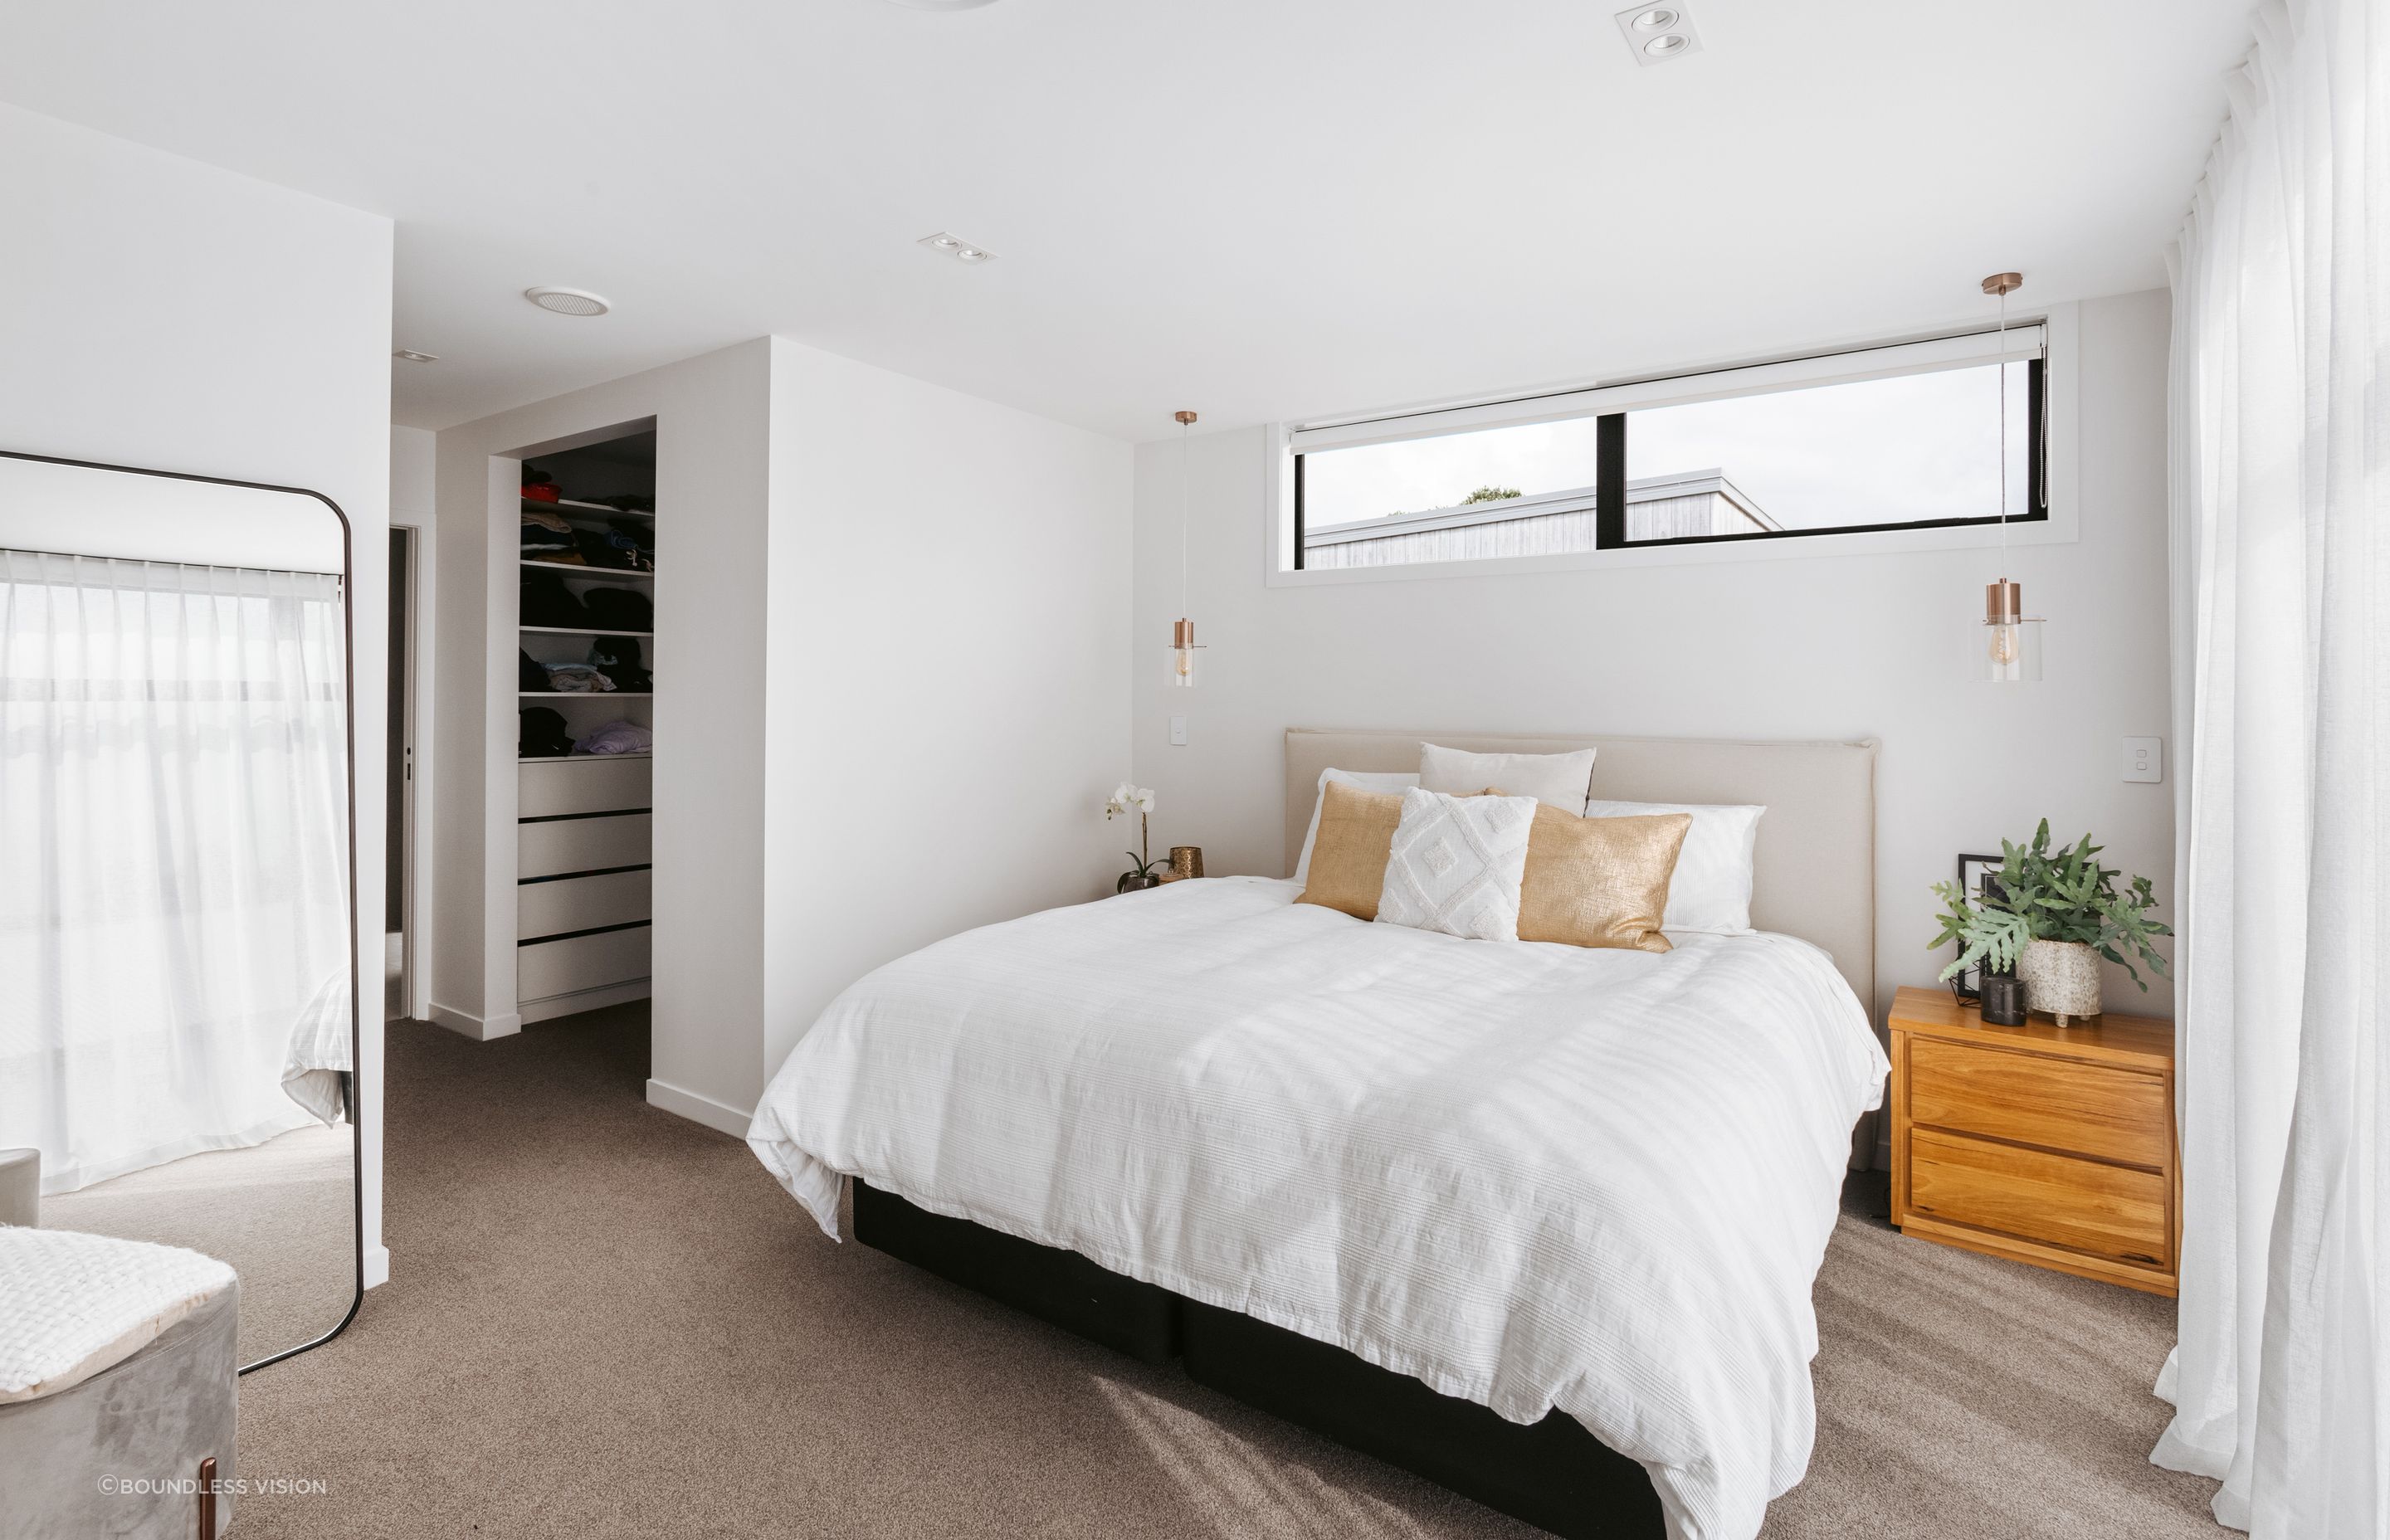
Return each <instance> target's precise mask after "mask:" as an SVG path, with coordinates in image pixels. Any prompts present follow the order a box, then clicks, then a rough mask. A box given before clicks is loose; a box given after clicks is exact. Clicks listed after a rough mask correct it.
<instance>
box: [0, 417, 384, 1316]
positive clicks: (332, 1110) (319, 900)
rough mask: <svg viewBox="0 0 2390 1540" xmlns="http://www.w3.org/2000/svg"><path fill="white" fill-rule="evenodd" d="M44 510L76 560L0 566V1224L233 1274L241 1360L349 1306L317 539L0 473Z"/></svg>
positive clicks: (334, 523) (150, 485) (315, 528)
mask: <svg viewBox="0 0 2390 1540" xmlns="http://www.w3.org/2000/svg"><path fill="white" fill-rule="evenodd" d="M70 472H71V474H69V473H70ZM27 498H35V499H47V500H48V502H47V503H36V504H32V505H29V504H28V503H27V502H26V501H24V499H27ZM45 507H55V508H56V510H57V512H58V522H57V525H56V533H55V534H54V535H53V536H52V537H51V538H49V539H46V540H45V541H44V542H43V544H44V545H47V546H57V545H84V546H89V547H92V548H91V549H70V550H59V549H55V548H45V549H39V550H35V549H22V548H0V977H6V979H7V980H8V981H9V986H8V988H7V989H6V991H5V993H0V1151H13V1152H15V1153H14V1154H13V1155H9V1154H0V1160H10V1159H13V1160H14V1161H16V1162H18V1163H19V1165H20V1166H21V1165H22V1164H23V1163H24V1162H26V1161H28V1160H29V1159H37V1161H38V1171H39V1175H38V1187H39V1193H40V1198H39V1203H38V1209H37V1212H36V1213H32V1214H30V1215H27V1214H9V1215H0V1217H5V1218H7V1219H10V1220H13V1221H15V1222H19V1223H36V1224H39V1225H40V1226H44V1227H46V1228H50V1229H65V1230H81V1231H87V1232H93V1233H97V1234H104V1235H112V1236H122V1237H126V1238H135V1239H140V1240H148V1241H154V1242H159V1243H162V1244H166V1245H171V1246H179V1247H186V1248H189V1249H190V1250H193V1251H201V1252H204V1253H206V1254H208V1255H210V1256H213V1257H217V1258H220V1259H221V1260H223V1261H225V1262H226V1263H229V1264H232V1266H233V1267H234V1269H235V1270H236V1271H237V1272H238V1275H239V1279H240V1300H239V1317H240V1318H239V1357H240V1360H241V1362H242V1363H244V1364H254V1363H256V1362H258V1361H260V1360H263V1359H266V1358H270V1357H273V1356H275V1355H276V1354H282V1353H285V1352H288V1351H289V1350H291V1349H294V1348H298V1347H301V1346H302V1345H305V1344H308V1343H310V1342H313V1341H316V1340H318V1339H321V1338H323V1337H324V1336H326V1335H327V1334H328V1333H330V1332H332V1331H334V1330H336V1329H337V1328H339V1327H340V1326H341V1324H343V1322H344V1321H345V1320H346V1319H347V1317H348V1315H349V1314H350V1312H351V1309H352V1308H353V1303H354V1301H355V1299H356V1296H357V1284H358V1277H357V1255H358V1251H357V1236H356V1229H355V1225H356V1175H355V1135H354V1127H353V1122H352V1104H353V1094H354V1071H355V1059H354V1052H355V1047H354V1045H355V1032H354V1023H353V1000H354V997H355V985H354V982H353V963H352V957H353V950H352V948H353V939H354V933H355V927H354V924H353V919H352V909H351V895H350V852H351V848H352V847H351V828H350V821H351V820H350V814H351V807H350V770H349V745H350V723H349V712H350V701H349V660H348V657H347V636H348V629H349V628H348V618H347V610H346V606H345V598H344V594H343V584H344V571H343V570H342V569H343V568H344V565H345V553H346V540H345V532H344V530H343V529H342V527H341V520H339V518H338V516H337V515H336V514H335V513H334V512H333V511H332V510H331V508H330V507H329V506H328V505H327V504H325V503H324V502H322V501H321V500H318V499H315V498H314V497H312V496H307V495H305V494H294V493H289V492H279V491H270V490H266V489H261V488H248V487H227V486H225V485H224V484H222V483H212V482H199V481H187V480H184V479H178V478H170V477H159V476H148V475H140V474H137V473H132V472H126V471H118V470H109V469H103V468H89V467H61V466H58V465H57V464H56V463H54V462H32V461H26V460H21V459H13V458H0V519H5V523H0V530H5V531H6V534H7V536H8V538H9V540H10V542H11V544H12V545H31V544H32V541H31V540H28V539H27V538H26V531H27V529H28V527H29V523H28V517H27V515H28V512H29V509H40V508H45ZM110 510H116V511H118V512H120V513H122V515H123V517H122V518H121V519H119V520H115V521H114V522H111V520H109V518H108V517H106V515H107V514H108V513H109V511H110ZM144 545H148V546H150V547H153V548H152V549H150V550H147V551H145V550H142V549H140V547H142V546H144ZM127 547H132V548H131V549H128V548H127ZM156 547H163V548H162V549H158V548H156ZM217 553H221V555H222V557H223V559H221V560H216V559H207V558H209V557H211V556H213V555H215V554H217ZM25 1151H32V1152H36V1153H35V1155H34V1156H32V1157H28V1156H27V1155H26V1154H25V1153H24V1152H25Z"/></svg>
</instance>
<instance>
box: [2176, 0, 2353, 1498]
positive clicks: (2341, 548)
mask: <svg viewBox="0 0 2390 1540" xmlns="http://www.w3.org/2000/svg"><path fill="white" fill-rule="evenodd" d="M2256 32H2257V45H2256V47H2255V51H2254V52H2253V53H2252V55H2251V56H2250V59H2249V62H2248V64H2247V65H2246V66H2245V67H2244V69H2243V70H2242V72H2241V74H2240V75H2239V76H2238V77H2237V78H2236V79H2235V80H2234V82H2233V83H2232V92H2231V97H2232V99H2231V115H2230V120H2229V123H2228V125H2227V127H2226V129H2225V132H2224V135H2223V137H2222V140H2221V142H2220V143H2219V144H2218V146H2217V150H2216V153H2215V156H2214V158H2213V160H2212V161H2211V162H2210V165H2209V167H2208V171H2207V174H2206V176H2205V178H2204V181H2203V183H2202V185H2201V186H2200V189H2199V192H2198V196H2197V198H2196V199H2195V200H2194V203H2193V207H2192V210H2191V216H2190V218H2189V220H2188V222H2187V223H2186V225H2185V227H2184V230H2183V233H2182V236H2181V237H2180V239H2179V241H2178V245H2177V248H2176V250H2175V251H2174V253H2173V257H2172V262H2173V279H2174V304H2175V336H2174V352H2173V375H2172V381H2171V389H2170V392H2169V394H2170V404H2169V413H2170V423H2169V437H2170V441H2171V446H2172V462H2171V467H2170V476H2169V481H2170V487H2169V491H2170V503H2171V508H2172V512H2171V518H2172V520H2173V523H2172V582H2173V594H2174V661H2175V680H2174V709H2175V734H2176V742H2177V745H2178V758H2179V759H2180V761H2181V764H2182V771H2183V773H2182V774H2181V775H2180V776H2178V781H2177V813H2178V816H2177V822H2176V827H2177V841H2178V853H2177V855H2178V859H2177V862H2176V882H2177V893H2176V911H2177V914H2178V917H2179V928H2180V932H2181V934H2180V941H2179V946H2178V959H2177V964H2178V966H2177V974H2178V984H2177V1001H2178V1020H2177V1033H2178V1087H2177V1088H2178V1118H2179V1121H2180V1129H2181V1136H2182V1166H2183V1257H2182V1293H2181V1300H2180V1305H2179V1332H2178V1345H2177V1348H2176V1350H2175V1353H2174V1354H2173V1355H2172V1356H2171V1357H2170V1358H2169V1359H2168V1361H2167V1363H2166V1367H2165V1372H2164V1373H2163V1375H2162V1376H2161V1378H2160V1380H2159V1384H2158V1391H2159V1393H2160V1394H2162V1395H2165V1397H2167V1399H2169V1400H2171V1401H2172V1402H2173V1403H2174V1404H2175V1406H2176V1416H2175V1418H2174V1420H2173V1422H2172V1425H2171V1426H2170V1427H2168V1429H2167V1430H2166V1432H2165V1436H2164V1437H2163V1438H2162V1439H2161V1441H2160V1442H2159V1444H2158V1446H2157V1448H2156V1449H2155V1450H2154V1451H2153V1452H2152V1455H2151V1458H2152V1460H2154V1461H2155V1462H2156V1463H2158V1464H2160V1465H2164V1466H2167V1467H2170V1468H2173V1469H2183V1470H2191V1471H2196V1472H2199V1473H2201V1474H2204V1475H2208V1476H2212V1477H2215V1478H2217V1479H2218V1480H2220V1481H2221V1482H2223V1486H2222V1489H2221V1491H2219V1492H2218V1494H2217V1497H2216V1500H2215V1509H2216V1514H2217V1518H2218V1519H2219V1520H2221V1521H2223V1522H2225V1523H2228V1524H2231V1525H2233V1526H2235V1527H2237V1528H2244V1529H2247V1530H2249V1531H2250V1532H2251V1533H2252V1534H2256V1535H2259V1536H2263V1537H2268V1540H2272V1537H2276V1536H2280V1537H2284V1540H2288V1537H2294V1536H2295V1537H2297V1540H2333V1537H2338V1536H2344V1535H2345V1536H2368V1537H2378V1536H2382V1535H2384V1534H2390V1442H2385V1435H2390V1344H2386V1343H2385V1337H2384V1328H2385V1302H2384V1290H2386V1289H2390V1277H2385V1276H2384V1265H2383V1264H2384V1256H2383V1251H2382V1244H2383V1239H2384V1229H2385V1226H2390V1211H2385V1206H2384V1199H2385V1196H2390V1180H2385V1178H2390V1168H2385V1148H2384V1141H2383V1137H2382V1119H2383V1116H2384V1110H2385V1107H2390V1098H2385V1091H2390V1064H2385V1062H2384V1057H2383V1037H2382V1030H2381V1029H2382V1024H2383V1007H2382V1002H2383V999H2384V990H2385V986H2390V976H2385V971H2390V970H2385V968H2384V946H2383V942H2384V925H2385V922H2390V886H2385V882H2386V881H2390V850H2385V844H2390V616H2385V614H2384V609H2385V606H2390V397H2385V394H2384V379H2383V375H2384V366H2385V365H2390V15H2385V6H2384V5H2383V4H2381V3H2380V0H2302V3H2299V4H2295V5H2284V4H2281V3H2279V0H2277V3H2275V4H2272V5H2268V6H2266V7H2265V8H2263V9H2262V10H2261V11H2260V12H2259V13H2258V15H2257V17H2256Z"/></svg>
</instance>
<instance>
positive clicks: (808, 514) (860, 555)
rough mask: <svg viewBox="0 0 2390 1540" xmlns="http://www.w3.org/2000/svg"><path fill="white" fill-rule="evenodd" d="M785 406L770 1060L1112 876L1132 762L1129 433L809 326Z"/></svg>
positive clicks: (792, 367)
mask: <svg viewBox="0 0 2390 1540" xmlns="http://www.w3.org/2000/svg"><path fill="white" fill-rule="evenodd" d="M772 420H773V463H772V540H771V603H772V636H771V646H770V661H771V702H772V715H771V727H770V735H771V737H770V764H771V772H770V789H771V802H770V812H769V818H768V823H767V828H766V837H767V844H768V855H767V857H766V861H765V871H766V873H767V876H768V879H769V882H770V887H769V890H768V897H767V904H766V912H765V951H766V956H767V958H768V959H769V965H768V966H769V971H768V975H767V982H766V986H765V988H766V1000H765V1011H766V1023H767V1033H766V1037H765V1049H764V1054H763V1057H762V1059H761V1060H760V1061H759V1063H758V1066H757V1070H758V1073H759V1075H762V1074H767V1073H768V1072H770V1071H772V1070H775V1069H777V1068H778V1067H779V1063H780V1060H781V1059H784V1058H785V1057H787V1054H788V1051H789V1049H790V1046H792V1045H793V1044H794V1043H795V1042H796V1040H797V1038H798V1037H800V1036H801V1035H803V1033H804V1031H805V1029H806V1028H807V1027H809V1026H811V1025H812V1023H813V1020H814V1019H815V1017H816V1015H817V1014H818V1013H819V1012H820V1010H821V1008H822V1007H823V1006H825V1005H827V1004H828V1003H829V999H830V997H831V996H832V995H835V994H836V993H837V992H838V991H839V990H841V989H842V988H844V987H845V986H846V985H847V984H849V983H851V982H854V979H855V978H857V977H858V976H860V975H861V974H863V973H864V972H866V971H867V970H868V969H871V968H874V967H877V966H878V965H879V964H880V963H882V962H885V961H887V960H889V959H890V958H892V957H895V956H901V955H903V954H904V953H906V952H908V951H911V950H913V949H914V948H916V947H919V946H921V945H924V944H926V943H930V942H932V941H935V940H937V939H938V938H940V937H942V936H947V935H951V934H953V933H954V932H956V931H957V930H966V929H969V928H970V927H971V926H974V925H982V924H986V923H988V922H991V921H994V920H998V919H1005V918H1011V917H1013V916H1016V915H1022V914H1027V913H1029V912H1031V911H1033V910H1035V909H1041V908H1047V907H1050V906H1052V905H1059V904H1069V903H1077V902H1080V901H1083V900H1086V899H1089V898H1094V897H1098V896H1099V895H1101V894H1103V893H1105V892H1110V891H1111V878H1112V876H1113V875H1114V874H1115V873H1117V872H1118V871H1119V870H1120V868H1121V866H1122V864H1123V863H1122V862H1121V859H1120V856H1119V850H1120V845H1121V830H1120V829H1119V828H1118V827H1117V826H1111V825H1107V824H1106V823H1105V822H1104V820H1103V816H1102V811H1101V810H1102V806H1103V801H1104V798H1105V796H1106V795H1107V794H1108V793H1109V792H1110V791H1111V788H1112V787H1113V786H1114V785H1115V784H1117V783H1118V782H1119V780H1120V779H1121V777H1123V776H1125V775H1127V774H1128V722H1129V715H1128V712H1129V701H1128V690H1127V687H1126V680H1125V678H1124V674H1123V671H1122V652H1123V648H1124V647H1125V646H1126V645H1127V641H1128V637H1129V594H1128V583H1127V579H1128V573H1129V566H1130V559H1131V557H1130V541H1129V526H1130V517H1131V511H1130V498H1131V492H1130V451H1129V447H1128V446H1127V445H1126V444H1124V443H1119V442H1118V441H1116V440H1111V439H1106V438H1100V437H1099V436H1097V435H1095V434H1093V433H1089V432H1086V431H1084V430H1079V429H1075V428H1067V427H1064V426H1062V425H1060V424H1059V423H1055V422H1052V421H1049V420H1047V419H1046V418H1043V417H1033V416H1030V415H1029V414H1027V413H1025V412H1019V411H1014V410H1012V409H1010V408H1009V407H1003V406H997V405H995V404H991V403H989V402H986V401H983V400H980V399H978V398H977V397H973V396H968V395H963V394H961V393H959V392H957V391H949V390H944V389H942V388H940V387H937V386H933V385H928V384H924V383H923V382H921V381H920V380H918V379H910V378H908V377H906V376H904V375H899V374H893V373H891V372H889V371H887V370H885V369H879V368H872V367H869V366H865V365H862V364H857V363H854V362H853V361H851V360H849V359H845V358H841V357H838V356H835V355H833V354H829V353H821V352H817V351H816V350H814V349H811V348H807V347H803V346H801V345H799V344H797V343H793V342H788V341H776V342H775V343H774V345H773V368H772ZM762 1088H763V1084H762V1080H761V1079H760V1078H759V1079H758V1080H757V1082H756V1084H755V1087H754V1089H755V1091H756V1092H757V1093H758V1094H760V1092H761V1091H762ZM742 1105H752V1100H751V1101H750V1102H748V1103H743V1104H742Z"/></svg>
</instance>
